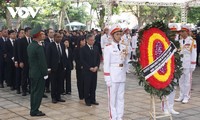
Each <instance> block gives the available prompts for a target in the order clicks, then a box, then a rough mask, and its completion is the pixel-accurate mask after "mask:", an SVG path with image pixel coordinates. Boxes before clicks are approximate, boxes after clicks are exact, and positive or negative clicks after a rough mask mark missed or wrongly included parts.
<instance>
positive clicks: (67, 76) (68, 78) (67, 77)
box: [65, 70, 72, 93]
mask: <svg viewBox="0 0 200 120" xmlns="http://www.w3.org/2000/svg"><path fill="white" fill-rule="evenodd" d="M65 80H66V93H68V92H72V90H71V70H65Z"/></svg>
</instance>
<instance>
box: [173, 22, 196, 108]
mask: <svg viewBox="0 0 200 120" xmlns="http://www.w3.org/2000/svg"><path fill="white" fill-rule="evenodd" d="M189 32H190V28H189V26H187V25H183V26H181V31H180V35H181V37H182V39H181V40H180V48H181V51H180V54H182V55H183V58H182V59H181V60H182V62H183V63H182V66H183V74H182V75H181V78H180V80H179V87H180V95H179V98H178V99H175V101H178V102H181V101H182V103H184V104H186V103H188V101H189V99H190V90H191V84H192V83H191V77H192V72H193V71H194V69H195V68H196V57H197V53H196V41H195V40H194V39H192V37H190V36H189Z"/></svg>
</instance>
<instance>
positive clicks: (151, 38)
mask: <svg viewBox="0 0 200 120" xmlns="http://www.w3.org/2000/svg"><path fill="white" fill-rule="evenodd" d="M169 45H170V41H169V39H168V38H167V36H166V34H165V33H164V32H163V31H161V30H160V29H158V28H150V29H148V30H146V31H144V32H143V35H142V39H141V43H140V46H139V50H140V58H139V62H140V64H141V66H142V68H144V67H146V66H148V65H149V64H151V63H153V61H154V60H156V58H158V57H159V56H160V55H161V54H162V53H163V52H164V51H165V50H166V49H167V48H168V47H169ZM174 60H175V58H174V55H173V56H172V57H171V58H170V59H169V60H168V61H167V62H166V64H165V65H164V66H163V67H162V68H160V69H159V70H158V71H157V72H156V73H155V74H153V75H152V76H151V77H149V78H148V79H147V81H148V82H149V84H150V85H151V86H152V87H154V88H156V89H158V90H160V89H164V88H166V87H167V86H168V85H169V84H170V83H171V81H172V79H173V77H174V76H173V74H174V68H175V65H174Z"/></svg>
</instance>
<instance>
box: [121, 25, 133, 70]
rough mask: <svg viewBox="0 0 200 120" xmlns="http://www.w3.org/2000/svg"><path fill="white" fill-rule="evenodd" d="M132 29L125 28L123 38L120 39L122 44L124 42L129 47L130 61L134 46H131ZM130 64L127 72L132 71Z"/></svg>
mask: <svg viewBox="0 0 200 120" xmlns="http://www.w3.org/2000/svg"><path fill="white" fill-rule="evenodd" d="M130 32H131V31H130V29H129V28H125V29H124V35H123V36H122V40H121V41H120V42H121V43H122V44H124V45H125V46H126V47H127V48H128V58H129V61H131V60H130V59H131V52H132V48H131V35H130ZM130 66H131V65H130V64H129V66H128V69H127V71H126V73H130Z"/></svg>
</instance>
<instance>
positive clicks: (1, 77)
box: [0, 59, 6, 85]
mask: <svg viewBox="0 0 200 120" xmlns="http://www.w3.org/2000/svg"><path fill="white" fill-rule="evenodd" d="M0 64H1V65H0V66H1V68H0V84H2V85H3V83H4V80H5V73H6V72H5V66H6V62H5V60H4V59H3V61H1V63H0Z"/></svg>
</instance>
